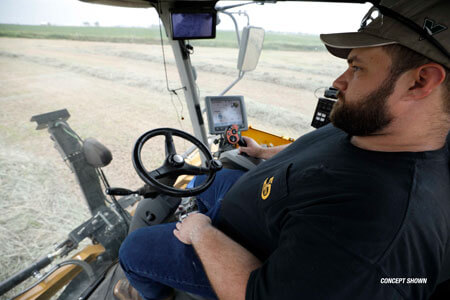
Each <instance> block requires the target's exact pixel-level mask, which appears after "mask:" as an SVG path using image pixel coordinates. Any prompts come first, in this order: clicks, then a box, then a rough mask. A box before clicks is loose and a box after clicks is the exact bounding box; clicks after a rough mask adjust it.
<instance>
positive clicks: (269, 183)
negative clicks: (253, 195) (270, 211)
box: [261, 176, 273, 200]
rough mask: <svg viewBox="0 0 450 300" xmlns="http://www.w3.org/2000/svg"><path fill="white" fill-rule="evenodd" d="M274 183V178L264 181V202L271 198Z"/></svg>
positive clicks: (262, 196)
mask: <svg viewBox="0 0 450 300" xmlns="http://www.w3.org/2000/svg"><path fill="white" fill-rule="evenodd" d="M272 183H273V176H272V177H270V179H269V177H267V178H266V180H264V184H263V187H262V191H261V198H262V199H263V200H266V199H267V198H268V197H269V195H270V190H271V189H272Z"/></svg>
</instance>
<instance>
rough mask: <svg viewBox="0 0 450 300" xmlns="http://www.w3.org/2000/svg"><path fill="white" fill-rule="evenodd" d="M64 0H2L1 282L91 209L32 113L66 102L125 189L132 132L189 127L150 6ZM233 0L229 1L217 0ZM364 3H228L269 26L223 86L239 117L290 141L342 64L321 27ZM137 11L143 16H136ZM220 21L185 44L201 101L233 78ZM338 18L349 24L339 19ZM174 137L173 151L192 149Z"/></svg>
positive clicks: (226, 25) (351, 16)
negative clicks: (240, 103)
mask: <svg viewBox="0 0 450 300" xmlns="http://www.w3.org/2000/svg"><path fill="white" fill-rule="evenodd" d="M54 2H55V3H54ZM56 2H58V3H57V4H56ZM68 2H69V1H67V3H66V4H63V3H62V2H61V1H57V0H53V1H33V3H30V2H29V1H17V0H14V1H12V0H10V1H2V3H1V4H0V11H1V14H0V23H2V24H0V36H1V37H0V76H1V78H0V80H1V86H2V88H1V90H0V187H1V191H2V194H3V196H2V198H1V200H0V208H1V211H2V213H1V214H0V224H1V226H0V228H1V232H0V245H1V246H0V252H1V253H2V257H1V258H0V265H2V266H4V268H5V269H4V270H2V272H1V275H0V281H1V280H3V279H5V278H6V276H8V275H11V274H12V273H14V272H15V271H16V270H18V269H20V268H22V267H24V266H25V265H27V264H29V263H30V262H31V261H33V260H35V259H36V258H37V257H40V256H41V255H43V254H45V253H48V252H49V251H51V249H53V245H54V244H55V243H57V242H60V241H62V240H64V239H65V238H66V236H67V234H68V233H69V232H70V231H71V230H72V229H73V228H75V227H76V226H78V225H79V224H81V222H83V221H85V220H86V219H87V218H88V217H89V210H88V209H87V206H86V204H85V200H84V197H83V195H82V193H81V191H80V187H79V185H78V184H77V181H76V179H75V176H74V173H73V172H72V171H71V170H70V168H68V166H67V165H66V163H67V160H68V158H67V157H61V155H60V154H59V153H58V151H57V150H56V149H55V148H54V144H53V142H52V141H51V140H50V139H49V134H48V132H47V131H46V130H36V126H37V124H36V123H32V122H30V119H31V117H32V116H34V115H39V114H42V113H47V112H52V111H56V110H61V109H67V110H68V112H69V113H70V115H71V116H70V118H69V119H68V121H67V122H68V124H69V125H70V127H71V128H72V129H73V130H74V131H75V132H76V133H77V134H78V135H79V136H81V138H88V137H95V138H96V139H98V140H99V141H100V142H101V143H103V144H104V145H105V146H106V147H108V148H109V149H110V151H111V152H112V155H113V160H112V162H111V163H110V164H109V165H108V166H107V167H105V168H104V172H105V174H106V176H107V178H108V180H109V183H110V184H111V185H112V186H118V187H125V188H128V189H132V190H133V189H137V188H139V187H140V186H142V184H143V183H142V181H141V180H140V179H139V177H138V176H137V175H136V172H135V171H134V169H133V166H132V163H131V151H132V148H133V145H134V142H135V141H136V139H137V138H138V137H139V136H140V135H141V134H143V133H144V132H146V131H148V130H150V129H154V128H158V127H173V128H178V129H181V130H184V131H187V132H190V133H192V125H191V122H190V118H189V112H188V109H187V107H186V104H185V101H184V94H183V90H182V86H181V84H180V79H179V74H178V72H177V69H176V65H175V62H174V57H173V54H172V49H171V48H170V47H169V46H168V41H167V39H166V37H165V32H164V30H163V29H162V31H161V32H160V27H159V22H158V21H157V19H156V18H157V17H156V14H155V12H154V10H153V9H148V10H142V9H141V10H138V9H129V8H109V7H105V6H99V5H90V4H86V3H81V2H77V3H75V4H69V3H68ZM70 2H71V1H70ZM53 3H54V4H53ZM230 3H233V4H235V3H236V2H235V1H229V2H219V3H218V5H220V6H225V5H229V4H230ZM43 4H45V5H46V6H45V11H46V12H44V9H43V7H44V6H43ZM34 5H36V6H34ZM64 5H67V6H64ZM49 7H56V8H58V9H59V11H56V10H55V11H51V10H50V12H49V9H47V8H49ZM367 8H368V6H367V5H356V4H355V5H343V4H339V5H338V4H330V3H327V4H314V3H306V4H300V3H277V4H266V5H264V6H261V5H258V6H256V5H252V6H244V7H240V8H236V9H234V10H230V12H232V11H234V12H238V11H240V10H241V11H247V13H248V15H249V20H250V24H251V25H253V26H259V27H263V28H265V29H266V35H265V41H264V47H263V52H262V54H261V57H260V61H259V65H258V66H257V68H256V70H254V71H252V72H249V73H247V74H245V76H244V78H243V79H242V80H241V81H240V82H239V83H238V84H237V85H236V86H235V87H234V88H232V89H231V90H230V91H229V92H228V93H227V94H228V95H242V96H243V97H244V99H245V103H246V108H247V114H248V124H249V125H250V126H252V127H254V128H257V129H260V130H264V131H268V132H271V133H273V134H276V135H282V136H286V137H292V138H295V139H296V138H298V137H299V136H300V135H302V134H304V133H306V132H308V131H311V130H312V128H311V126H310V123H311V120H312V115H313V112H314V109H315V106H316V104H317V97H319V96H322V95H323V92H324V89H325V88H326V87H329V86H331V84H332V82H333V80H334V78H335V77H336V76H337V75H338V74H340V73H341V72H343V71H344V69H345V68H346V62H345V61H344V60H339V59H337V58H334V57H332V56H331V55H330V54H329V53H328V52H327V51H326V50H325V48H324V46H323V45H322V44H321V42H320V40H319V37H318V33H320V32H335V31H346V30H348V31H350V30H356V29H357V28H358V26H359V22H360V20H361V18H362V16H363V15H364V12H365V11H366V10H367ZM64 10H66V11H70V14H68V15H67V20H64V18H61V17H60V15H61V12H62V11H64ZM92 11H94V12H95V13H92ZM100 11H102V13H99V12H100ZM87 12H90V13H87ZM108 12H110V14H112V15H114V14H116V15H114V16H115V23H113V22H111V21H107V19H102V18H103V17H102V16H107V15H108ZM117 12H119V13H117ZM74 15H75V18H74ZM141 15H144V16H145V21H142V22H147V23H145V24H136V22H137V20H141ZM31 16H33V17H31ZM117 16H120V17H117ZM235 16H236V18H237V21H238V24H239V26H240V29H242V26H245V25H247V17H246V16H245V15H243V14H242V13H241V15H240V16H239V15H235ZM52 18H53V19H52ZM219 18H220V20H221V21H220V24H219V25H218V27H217V38H216V39H215V40H201V41H200V40H191V41H189V44H191V45H192V46H193V50H192V54H191V60H192V65H193V67H194V68H195V70H196V74H197V86H198V92H199V94H200V97H201V98H200V102H201V105H202V106H203V105H204V97H205V96H215V95H219V94H220V93H221V92H222V91H223V90H224V89H225V88H226V87H227V86H228V85H229V84H231V83H232V82H233V81H234V80H235V79H236V77H237V75H238V71H237V69H236V64H237V57H238V45H237V41H236V34H235V32H234V31H233V23H232V22H231V19H229V17H228V16H226V15H223V14H219ZM343 20H345V22H344V21H343ZM341 23H343V24H344V23H345V26H346V27H345V26H344V27H345V28H344V27H342V28H341V27H338V26H337V25H336V24H341ZM75 25H76V26H75ZM113 25H117V26H114V27H113ZM129 26H134V27H129ZM138 26H142V27H138ZM161 35H162V36H163V37H164V38H163V41H162V42H161V39H160V36H161ZM168 89H172V90H175V93H170V92H168ZM204 118H205V120H206V116H204ZM176 144H177V147H180V149H177V150H178V151H179V152H182V151H183V149H186V148H189V145H186V144H184V143H183V142H176ZM158 147H159V148H158ZM162 147H163V145H162V143H159V145H157V146H154V148H151V147H150V148H149V150H148V151H147V152H146V154H145V156H146V157H147V159H148V160H149V161H150V162H151V163H154V164H155V166H157V165H158V164H161V163H162V157H163V154H164V153H163V148H162ZM149 169H150V167H149Z"/></svg>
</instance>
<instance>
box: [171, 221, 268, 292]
mask: <svg viewBox="0 0 450 300" xmlns="http://www.w3.org/2000/svg"><path fill="white" fill-rule="evenodd" d="M176 226H177V228H176V229H175V230H174V231H173V234H174V235H175V236H176V237H177V239H179V240H180V241H181V242H182V243H185V244H188V245H192V246H193V247H194V249H195V252H196V253H197V255H198V257H199V258H200V260H201V262H202V264H203V267H204V269H205V271H206V275H207V276H208V279H209V281H210V282H211V285H212V287H213V289H214V291H215V292H216V294H217V296H218V298H219V299H221V300H244V299H245V291H246V288H247V281H248V278H249V277H250V273H251V272H252V271H253V270H255V269H257V268H259V267H260V266H261V262H260V261H259V260H258V259H257V258H256V257H255V256H254V255H253V254H252V253H250V252H248V250H247V249H245V248H244V247H242V246H241V245H239V244H238V243H236V242H235V241H233V240H232V239H230V238H229V237H228V236H226V235H225V234H224V233H223V232H221V231H220V230H218V229H216V228H215V227H213V226H212V225H211V219H210V218H209V217H207V216H205V215H203V214H200V213H193V214H190V215H188V216H187V218H185V219H184V220H183V221H182V222H179V223H177V225H176Z"/></svg>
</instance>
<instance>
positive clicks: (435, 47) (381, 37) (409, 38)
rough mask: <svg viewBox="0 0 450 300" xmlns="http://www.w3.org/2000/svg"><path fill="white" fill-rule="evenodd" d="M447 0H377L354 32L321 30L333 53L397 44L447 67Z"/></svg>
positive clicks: (449, 61) (449, 57)
mask: <svg viewBox="0 0 450 300" xmlns="http://www.w3.org/2000/svg"><path fill="white" fill-rule="evenodd" d="M449 15H450V1H449V0H426V1H425V0H381V1H379V3H374V6H373V7H372V8H371V9H370V10H369V11H368V12H367V14H366V15H365V16H364V18H363V20H362V22H361V28H360V29H359V30H358V32H346V33H334V34H321V35H320V39H321V40H322V42H323V43H324V44H325V46H326V48H327V49H328V51H329V52H330V53H331V54H333V55H334V56H337V57H340V58H347V56H348V54H349V53H350V51H351V50H352V49H354V48H365V47H377V46H385V45H391V44H400V45H402V46H405V47H407V48H409V49H411V50H414V51H416V52H418V53H420V54H422V55H424V56H425V57H428V58H429V59H431V60H433V61H435V62H437V63H440V64H442V65H443V66H446V67H447V68H450V54H449V51H450V29H449V26H450V19H449Z"/></svg>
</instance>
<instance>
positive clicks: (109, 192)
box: [105, 185, 153, 196]
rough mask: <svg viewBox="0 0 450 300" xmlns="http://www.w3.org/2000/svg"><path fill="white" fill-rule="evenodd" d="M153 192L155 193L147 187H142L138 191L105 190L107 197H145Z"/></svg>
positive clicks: (113, 188)
mask: <svg viewBox="0 0 450 300" xmlns="http://www.w3.org/2000/svg"><path fill="white" fill-rule="evenodd" d="M151 192H153V190H152V189H151V188H150V187H149V186H147V185H144V186H143V187H141V188H140V189H138V190H136V191H132V190H129V189H124V188H119V187H108V188H106V190H105V193H106V194H107V195H111V196H128V195H133V194H138V195H142V196H144V195H146V194H148V193H151Z"/></svg>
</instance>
